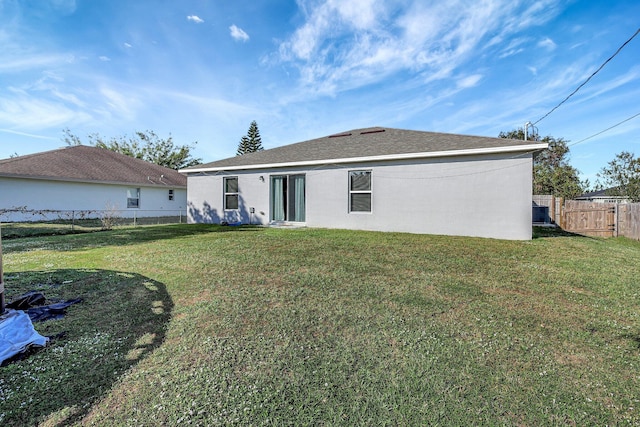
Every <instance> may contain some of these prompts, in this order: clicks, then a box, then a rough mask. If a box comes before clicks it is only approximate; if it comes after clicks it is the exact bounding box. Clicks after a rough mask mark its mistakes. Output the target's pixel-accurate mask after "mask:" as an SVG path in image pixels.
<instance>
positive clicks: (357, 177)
mask: <svg viewBox="0 0 640 427" xmlns="http://www.w3.org/2000/svg"><path fill="white" fill-rule="evenodd" d="M349 212H371V171H370V170H360V171H349Z"/></svg>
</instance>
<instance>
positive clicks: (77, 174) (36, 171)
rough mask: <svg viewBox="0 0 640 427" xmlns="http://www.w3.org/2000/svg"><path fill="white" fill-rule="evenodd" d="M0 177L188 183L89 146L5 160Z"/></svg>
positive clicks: (165, 170) (174, 173)
mask: <svg viewBox="0 0 640 427" xmlns="http://www.w3.org/2000/svg"><path fill="white" fill-rule="evenodd" d="M0 177H8V178H30V179H46V180H54V181H77V182H99V183H107V184H132V185H139V186H146V187H186V186H187V179H186V177H185V176H184V175H182V174H180V173H179V172H178V171H175V170H173V169H169V168H165V167H163V166H158V165H156V164H153V163H149V162H146V161H144V160H140V159H136V158H133V157H130V156H125V155H124V154H120V153H116V152H114V151H111V150H107V149H104V148H97V147H93V146H87V145H74V146H70V147H66V148H60V149H58V150H51V151H44V152H41V153H35V154H29V155H26V156H19V157H12V158H9V159H2V160H0Z"/></svg>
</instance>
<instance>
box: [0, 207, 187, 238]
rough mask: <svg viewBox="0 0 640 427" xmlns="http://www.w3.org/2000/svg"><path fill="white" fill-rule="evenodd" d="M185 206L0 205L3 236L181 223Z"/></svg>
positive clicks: (82, 231)
mask: <svg viewBox="0 0 640 427" xmlns="http://www.w3.org/2000/svg"><path fill="white" fill-rule="evenodd" d="M186 222H187V211H186V210H145V209H136V210H127V211H121V210H117V209H102V210H100V209H97V210H49V209H46V210H34V209H26V208H11V209H0V227H1V228H0V229H1V230H2V237H3V238H7V239H10V238H15V237H27V236H38V235H54V234H71V233H84V232H92V231H100V230H112V229H114V228H126V227H140V226H146V225H160V224H184V223H186Z"/></svg>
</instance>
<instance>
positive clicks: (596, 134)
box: [568, 113, 640, 147]
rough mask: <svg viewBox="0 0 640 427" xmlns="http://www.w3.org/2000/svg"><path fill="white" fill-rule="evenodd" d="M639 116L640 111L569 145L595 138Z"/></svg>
mask: <svg viewBox="0 0 640 427" xmlns="http://www.w3.org/2000/svg"><path fill="white" fill-rule="evenodd" d="M638 116H640V113H637V114H634V115H633V116H631V117H629V118H626V119H624V120H623V121H621V122H619V123H616V124H615V125H613V126H611V127H608V128H606V129H605V130H601V131H600V132H598V133H594V134H593V135H591V136H588V137H586V138H584V139H581V140H580V141H578V142H574V143H573V144H569V145H568V147H571V146H573V145H576V144H580V143H581V142H585V141H586V140H587V139H591V138H594V137H596V136H598V135H600V134H603V133H605V132H607V131H610V130H611V129H613V128H615V127H617V126H620V125H621V124H623V123H625V122H628V121H629V120H631V119H635V118H636V117H638Z"/></svg>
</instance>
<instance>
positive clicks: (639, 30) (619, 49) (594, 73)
mask: <svg viewBox="0 0 640 427" xmlns="http://www.w3.org/2000/svg"><path fill="white" fill-rule="evenodd" d="M638 33H640V28H638V29H637V30H636V32H635V33H634V34H633V35H632V36H631V37H630V38H629V40H627V41H626V42H624V43H622V46H620V47H619V48H618V50H616V52H615V53H614V54H613V55H611V56H610V57H609V59H607V60H606V61H604V62H603V63H602V65H601V66H600V67H599V68H598V69H597V70H596V71H594V72H593V74H591V75H590V76H589V78H588V79H587V80H585V81H584V82H583V83H582V84H581V85H580V86H578V87H577V88H576V90H574V91H573V92H571V93H570V94H569V96H567V97H566V98H565V99H563V100H562V102H560V103H559V104H558V105H556V106H555V107H553V108H552V109H551V111H549V112H548V113H547V114H545V115H544V116H542V117H540V118H539V119H538V120H536V121H535V122H534V123H533V124H534V125H536V124H538V123H539V122H540V121H542V120H543V119H545V118H546V117H547V116H548V115H549V114H551V113H553V112H554V111H556V110H557V109H558V107H560V106H561V105H562V104H564V103H565V102H567V100H568V99H569V98H571V97H572V96H573V95H574V94H575V93H576V92H577V91H579V90H580V89H581V88H582V86H584V85H586V84H587V83H588V82H589V80H591V78H592V77H593V76H595V75H596V74H598V72H599V71H600V70H602V69H603V68H604V66H605V65H607V63H608V62H609V61H611V60H612V59H613V58H614V57H615V56H616V55H617V54H618V53H620V51H621V50H622V49H623V48H624V47H625V46H626V45H627V44H628V43H629V42H630V41H631V40H633V38H634V37H635V36H637V35H638Z"/></svg>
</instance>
